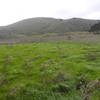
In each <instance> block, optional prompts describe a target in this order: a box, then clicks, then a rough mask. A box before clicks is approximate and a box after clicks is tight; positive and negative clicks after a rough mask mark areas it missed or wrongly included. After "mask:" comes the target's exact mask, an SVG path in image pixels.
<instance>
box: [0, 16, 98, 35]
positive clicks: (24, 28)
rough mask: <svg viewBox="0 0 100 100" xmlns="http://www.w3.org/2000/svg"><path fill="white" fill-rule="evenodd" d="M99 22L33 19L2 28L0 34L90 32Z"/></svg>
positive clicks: (79, 19) (73, 19)
mask: <svg viewBox="0 0 100 100" xmlns="http://www.w3.org/2000/svg"><path fill="white" fill-rule="evenodd" d="M97 22H98V20H87V19H81V18H72V19H67V20H64V19H55V18H40V17H38V18H31V19H25V20H22V21H19V22H16V23H14V24H11V25H8V26H5V27H1V28H0V34H2V33H3V34H8V33H9V34H11V33H13V34H14V33H17V34H18V33H21V34H23V33H24V34H34V33H64V32H69V31H70V32H75V31H88V30H89V28H90V26H91V25H93V24H95V23H97Z"/></svg>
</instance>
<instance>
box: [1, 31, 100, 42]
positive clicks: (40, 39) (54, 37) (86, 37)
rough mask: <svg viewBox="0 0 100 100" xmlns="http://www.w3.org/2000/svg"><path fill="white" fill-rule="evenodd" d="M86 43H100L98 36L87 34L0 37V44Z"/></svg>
mask: <svg viewBox="0 0 100 100" xmlns="http://www.w3.org/2000/svg"><path fill="white" fill-rule="evenodd" d="M62 40H63V41H66V40H71V41H83V42H84V41H87V42H100V35H94V34H93V33H89V32H67V33H43V34H31V35H29V34H28V35H27V34H16V35H15V34H8V35H4V34H3V36H2V35H0V44H9V43H11V44H13V43H32V42H49V41H62Z"/></svg>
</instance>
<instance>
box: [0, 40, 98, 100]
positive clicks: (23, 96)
mask: <svg viewBox="0 0 100 100" xmlns="http://www.w3.org/2000/svg"><path fill="white" fill-rule="evenodd" d="M0 100H100V43H92V42H89V43H87V42H84V43H83V42H75V41H64V42H63V41H60V42H41V43H26V44H7V45H0Z"/></svg>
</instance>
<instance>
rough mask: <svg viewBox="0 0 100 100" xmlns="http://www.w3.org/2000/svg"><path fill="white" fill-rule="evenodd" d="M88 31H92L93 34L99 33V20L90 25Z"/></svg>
mask: <svg viewBox="0 0 100 100" xmlns="http://www.w3.org/2000/svg"><path fill="white" fill-rule="evenodd" d="M89 32H92V33H94V34H100V22H99V23H97V24H94V25H93V26H91V28H90V30H89Z"/></svg>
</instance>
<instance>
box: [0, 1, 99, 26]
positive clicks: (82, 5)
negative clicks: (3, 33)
mask: <svg viewBox="0 0 100 100" xmlns="http://www.w3.org/2000/svg"><path fill="white" fill-rule="evenodd" d="M32 17H55V18H64V19H67V18H72V17H80V18H89V19H100V0H0V26H2V25H8V24H11V23H14V22H16V21H19V20H22V19H26V18H32Z"/></svg>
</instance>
